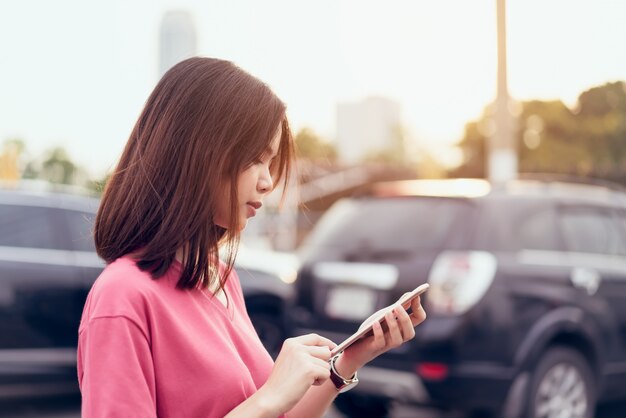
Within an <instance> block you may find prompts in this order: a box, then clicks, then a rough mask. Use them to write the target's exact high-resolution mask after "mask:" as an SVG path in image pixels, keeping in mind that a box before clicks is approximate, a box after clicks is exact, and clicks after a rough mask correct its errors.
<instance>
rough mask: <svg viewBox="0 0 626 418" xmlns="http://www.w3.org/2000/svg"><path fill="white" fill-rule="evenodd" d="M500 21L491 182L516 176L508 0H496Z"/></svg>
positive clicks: (488, 162)
mask: <svg viewBox="0 0 626 418" xmlns="http://www.w3.org/2000/svg"><path fill="white" fill-rule="evenodd" d="M496 8H497V21H498V87H497V96H496V101H495V103H494V112H493V120H494V122H495V130H494V133H493V134H492V135H491V137H490V138H489V141H488V142H489V144H488V145H489V146H488V157H487V164H488V167H487V172H488V176H489V180H490V181H491V182H494V183H500V182H504V181H507V180H511V179H514V178H516V177H517V170H518V168H517V164H518V162H517V144H516V141H515V119H514V117H513V115H512V114H511V106H510V104H511V99H510V97H509V91H508V84H507V60H506V9H505V0H496Z"/></svg>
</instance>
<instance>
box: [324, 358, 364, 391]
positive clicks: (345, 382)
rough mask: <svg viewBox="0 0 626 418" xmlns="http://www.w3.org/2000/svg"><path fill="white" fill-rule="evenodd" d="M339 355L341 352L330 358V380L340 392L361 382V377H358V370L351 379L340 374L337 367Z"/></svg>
mask: <svg viewBox="0 0 626 418" xmlns="http://www.w3.org/2000/svg"><path fill="white" fill-rule="evenodd" d="M339 356H340V354H338V355H336V356H334V357H333V358H331V359H330V380H331V381H332V382H333V384H334V385H335V388H337V390H338V391H339V392H345V391H346V390H348V389H351V388H352V387H353V386H355V385H356V384H357V383H359V378H358V377H357V373H356V372H355V373H354V376H352V377H351V378H349V379H346V378H345V377H343V376H342V375H340V374H339V372H337V369H336V368H335V362H336V361H337V359H338V358H339Z"/></svg>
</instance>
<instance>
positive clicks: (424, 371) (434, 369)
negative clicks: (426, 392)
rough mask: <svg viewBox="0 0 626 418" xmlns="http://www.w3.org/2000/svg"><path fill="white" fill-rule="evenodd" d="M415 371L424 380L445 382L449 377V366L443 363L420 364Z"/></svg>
mask: <svg viewBox="0 0 626 418" xmlns="http://www.w3.org/2000/svg"><path fill="white" fill-rule="evenodd" d="M415 371H416V372H417V374H418V375H419V376H420V377H421V378H422V379H424V380H444V379H445V378H446V377H448V366H447V365H446V364H443V363H420V364H418V365H417V367H416V368H415Z"/></svg>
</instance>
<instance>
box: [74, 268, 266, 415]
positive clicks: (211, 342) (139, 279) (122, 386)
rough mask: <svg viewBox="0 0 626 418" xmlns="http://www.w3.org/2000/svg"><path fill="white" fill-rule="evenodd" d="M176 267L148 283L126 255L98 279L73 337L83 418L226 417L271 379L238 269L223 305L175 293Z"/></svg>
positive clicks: (200, 295)
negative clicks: (76, 349) (246, 302)
mask: <svg viewBox="0 0 626 418" xmlns="http://www.w3.org/2000/svg"><path fill="white" fill-rule="evenodd" d="M181 269H182V266H181V265H180V263H178V262H175V263H174V264H173V265H172V268H171V269H170V270H169V271H168V272H167V274H166V275H165V276H164V277H162V278H160V279H158V280H153V279H152V278H151V277H150V275H149V274H148V273H144V272H142V271H141V270H139V268H138V267H137V266H136V265H135V263H134V261H133V260H132V259H130V258H129V257H122V258H120V259H118V260H116V261H115V262H113V263H111V264H110V265H108V266H107V267H106V268H105V269H104V271H103V272H102V274H101V275H100V277H98V279H97V280H96V282H95V283H94V285H93V287H92V289H91V292H90V293H89V296H88V298H87V302H86V304H85V308H84V310H83V316H82V319H81V324H80V328H79V338H78V381H79V385H80V390H81V393H82V399H83V404H82V416H83V418H93V417H125V418H126V417H133V418H142V417H161V418H170V417H181V418H183V417H184V418H196V417H197V418H200V417H202V418H207V417H223V416H224V415H226V414H227V413H228V412H229V411H231V410H232V409H233V408H235V407H236V406H237V405H238V404H240V403H241V402H243V401H244V400H245V399H247V398H248V397H250V396H251V395H252V394H253V393H255V392H256V391H257V390H258V388H260V387H261V386H262V385H263V384H264V383H265V381H266V380H267V378H268V376H269V374H270V371H271V369H272V367H273V361H272V358H271V357H270V355H269V354H268V353H267V351H266V350H265V348H264V347H263V345H262V344H261V341H260V340H259V337H258V336H257V334H256V332H255V330H254V328H253V326H252V323H251V322H250V319H249V317H248V314H247V312H246V308H245V304H244V299H243V294H242V292H241V286H240V284H239V278H238V277H237V275H236V273H235V272H234V271H233V273H232V274H231V276H230V277H229V280H228V282H227V284H226V287H225V289H224V291H225V292H226V295H227V298H228V308H227V307H225V306H224V305H223V304H222V303H221V302H220V301H219V300H218V299H217V298H210V297H209V294H205V293H203V292H201V291H200V290H179V289H176V287H175V286H176V282H177V281H178V278H179V276H180V273H181ZM223 270H224V266H223V265H222V266H221V271H223Z"/></svg>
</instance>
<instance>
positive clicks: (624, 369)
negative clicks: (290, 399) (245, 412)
mask: <svg viewBox="0 0 626 418" xmlns="http://www.w3.org/2000/svg"><path fill="white" fill-rule="evenodd" d="M301 261H302V267H301V269H300V271H299V275H298V279H297V281H296V289H297V294H296V299H295V300H296V303H295V305H294V306H293V307H292V311H291V312H290V318H291V319H292V321H293V327H294V333H297V334H301V333H305V332H316V333H319V334H321V335H324V336H327V337H329V338H331V339H333V340H334V341H336V342H337V343H339V342H341V341H342V340H343V339H345V338H346V337H347V336H349V335H350V334H352V333H353V332H354V331H355V330H356V329H357V328H358V326H359V324H360V323H361V322H362V321H363V320H364V319H365V318H367V317H368V316H369V315H370V314H372V313H373V312H375V311H377V310H378V309H381V308H383V307H384V306H386V305H389V304H391V303H393V302H394V301H396V300H397V299H398V298H399V297H400V296H401V295H402V294H403V293H404V292H407V291H409V290H411V289H413V288H415V287H417V286H418V285H420V284H422V283H424V282H428V283H430V285H431V288H430V290H429V291H428V292H426V293H425V295H423V296H422V303H423V304H424V305H425V308H426V312H427V314H428V318H427V320H426V321H425V322H424V323H423V324H421V325H420V326H418V327H417V328H416V337H415V339H414V340H412V341H410V342H408V343H406V344H404V345H402V346H401V347H399V348H398V349H395V350H392V351H391V352H389V353H386V354H385V355H383V356H380V357H379V358H377V359H375V360H374V361H373V362H372V363H370V364H369V365H367V366H366V367H364V368H363V369H362V370H361V371H359V378H360V383H359V385H357V386H356V387H355V388H354V390H352V391H350V392H347V393H345V394H342V395H340V396H339V397H338V398H337V401H336V406H337V407H338V409H340V410H341V411H342V412H344V413H346V414H348V415H349V416H385V413H386V411H387V410H388V406H389V404H390V402H391V401H397V402H405V403H413V404H422V405H435V406H437V405H438V406H442V407H447V408H453V409H456V410H461V411H465V412H467V413H468V414H471V415H480V416H485V415H486V416H495V417H522V416H523V417H553V416H559V417H572V418H573V417H580V418H589V417H592V416H593V414H594V412H593V411H594V406H595V404H596V403H597V402H598V401H607V400H611V399H622V400H623V399H626V194H625V193H624V192H623V191H621V190H617V189H615V188H612V187H607V186H603V185H593V184H577V183H575V182H570V181H552V180H541V179H535V180H533V179H526V180H523V179H520V180H516V181H511V182H508V183H506V184H503V185H500V186H494V185H491V184H489V183H488V182H486V181H483V180H477V179H474V180H469V179H468V180H464V179H457V180H435V181H427V180H416V181H407V182H394V183H384V184H379V185H377V186H376V187H374V188H373V191H372V193H371V195H369V196H362V197H356V198H350V199H346V200H343V201H340V202H338V203H337V204H335V205H334V206H333V207H332V208H331V209H330V210H329V211H328V212H327V213H326V214H325V215H324V216H323V217H322V219H321V220H320V222H319V223H318V225H317V226H316V227H315V230H314V231H313V233H312V235H311V236H310V237H309V238H308V240H307V241H306V242H305V243H304V244H303V246H302V248H301Z"/></svg>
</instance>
